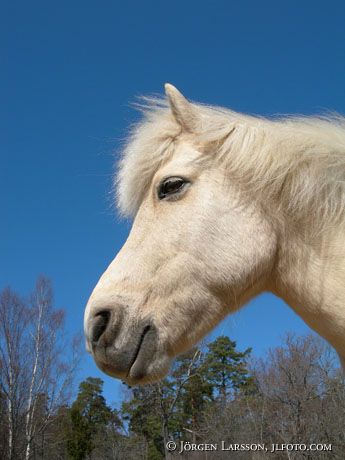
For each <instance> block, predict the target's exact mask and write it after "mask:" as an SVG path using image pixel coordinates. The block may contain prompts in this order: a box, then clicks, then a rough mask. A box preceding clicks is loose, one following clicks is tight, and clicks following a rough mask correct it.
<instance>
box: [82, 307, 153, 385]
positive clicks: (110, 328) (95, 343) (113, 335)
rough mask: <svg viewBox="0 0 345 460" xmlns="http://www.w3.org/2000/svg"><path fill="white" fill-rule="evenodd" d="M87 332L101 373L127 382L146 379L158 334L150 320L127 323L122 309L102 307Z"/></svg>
mask: <svg viewBox="0 0 345 460" xmlns="http://www.w3.org/2000/svg"><path fill="white" fill-rule="evenodd" d="M88 335H89V343H90V345H91V347H90V348H91V352H92V354H93V356H94V359H95V361H96V364H97V366H98V367H99V368H100V369H101V370H102V371H103V372H106V373H107V374H109V375H111V376H112V377H117V378H120V379H123V380H125V381H126V382H128V383H130V384H135V383H140V382H141V381H142V380H145V377H146V376H147V373H148V367H149V365H150V363H151V361H152V358H153V357H154V356H155V354H156V351H157V342H158V334H157V329H156V327H155V326H154V324H153V323H152V321H149V320H146V321H144V320H142V321H140V320H138V321H135V322H133V321H132V322H128V320H127V321H126V319H125V316H124V310H123V309H121V308H117V309H116V310H114V309H110V308H109V309H102V310H99V311H97V312H96V314H94V316H93V317H92V319H91V321H90V322H89V333H88Z"/></svg>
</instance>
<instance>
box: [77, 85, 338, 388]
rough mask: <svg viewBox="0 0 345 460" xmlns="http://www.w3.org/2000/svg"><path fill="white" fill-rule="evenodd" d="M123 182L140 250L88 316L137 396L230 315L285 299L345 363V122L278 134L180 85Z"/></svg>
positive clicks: (278, 126)
mask: <svg viewBox="0 0 345 460" xmlns="http://www.w3.org/2000/svg"><path fill="white" fill-rule="evenodd" d="M165 89H166V95H167V100H168V104H167V103H166V102H164V101H163V102H162V101H153V102H152V101H151V102H149V103H148V106H147V107H146V109H144V117H143V120H142V121H141V123H139V124H137V125H136V126H134V129H133V131H132V133H131V135H130V136H129V139H128V143H127V146H126V148H125V151H124V155H123V158H122V160H121V163H120V168H119V172H118V175H117V179H116V188H117V200H118V205H119V208H120V210H121V211H122V212H123V214H126V215H131V216H133V217H134V223H133V227H132V230H131V232H130V235H129V237H128V240H127V242H126V243H125V245H124V246H123V248H122V249H121V251H120V252H119V254H118V255H117V256H116V258H115V259H114V261H113V262H112V263H111V264H110V266H109V268H108V269H107V270H106V272H105V273H104V274H103V276H102V277H101V279H100V280H99V282H98V284H97V286H96V287H95V289H94V291H93V293H92V295H91V297H90V300H89V302H88V305H87V308H86V312H85V334H86V338H87V343H88V348H89V351H91V352H92V354H93V356H94V358H95V360H96V363H97V365H98V366H99V367H100V368H101V369H102V370H103V371H104V372H106V373H108V374H110V375H112V376H115V377H118V378H121V379H123V380H125V381H127V382H128V383H129V384H139V383H145V382H149V381H154V380H156V379H159V378H161V377H162V376H163V375H165V373H166V372H167V370H168V369H169V365H170V362H171V359H172V358H173V357H174V356H175V355H176V354H177V353H181V352H183V351H185V350H187V349H188V348H189V347H191V346H192V345H193V344H195V343H196V342H197V341H198V340H199V339H200V338H202V337H203V336H204V335H205V334H206V333H208V332H209V331H210V330H211V329H212V328H213V327H214V326H215V325H216V324H217V323H218V322H219V321H220V320H222V319H223V318H224V317H225V316H226V315H227V314H228V313H230V312H233V311H235V310H237V309H239V308H240V307H241V306H242V305H243V304H244V303H246V302H248V300H249V299H251V298H252V297H253V296H256V295H257V294H259V293H261V292H262V291H271V292H273V293H274V294H275V295H277V296H279V297H281V298H282V299H284V300H285V301H286V302H287V303H288V304H289V305H290V306H291V307H292V308H293V309H294V310H295V312H296V313H297V314H298V315H299V316H300V317H301V318H303V320H304V321H305V322H306V323H307V324H308V325H309V326H310V327H311V328H313V329H314V330H315V331H317V332H318V333H319V334H320V335H321V336H323V337H324V338H325V339H326V340H328V341H329V342H330V343H331V344H332V345H333V347H334V348H335V349H336V350H337V352H338V354H339V356H340V358H341V360H342V363H343V364H344V363H345V305H344V301H345V244H344V243H345V119H344V118H341V117H330V118H307V117H306V118H302V117H300V118H282V119H274V120H269V119H266V118H259V117H252V116H247V115H242V114H238V113H236V112H232V111H230V110H225V109H222V108H217V107H210V106H205V105H200V104H195V103H191V102H189V101H187V99H185V97H184V96H183V95H182V94H181V93H180V92H179V91H178V90H177V89H176V88H174V87H173V86H172V85H169V84H167V85H166V87H165Z"/></svg>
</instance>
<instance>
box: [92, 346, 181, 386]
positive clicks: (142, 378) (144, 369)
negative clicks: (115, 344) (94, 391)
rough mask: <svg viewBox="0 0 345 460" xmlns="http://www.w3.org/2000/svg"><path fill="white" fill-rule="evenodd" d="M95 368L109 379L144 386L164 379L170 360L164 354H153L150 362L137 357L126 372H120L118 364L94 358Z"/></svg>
mask: <svg viewBox="0 0 345 460" xmlns="http://www.w3.org/2000/svg"><path fill="white" fill-rule="evenodd" d="M94 358H95V362H96V364H97V366H98V367H99V368H100V369H101V371H103V372H104V373H106V374H107V375H109V376H110V377H113V378H116V379H120V380H122V381H123V382H125V383H127V385H130V386H134V385H145V384H148V383H155V382H157V381H159V380H161V379H162V378H163V377H165V376H166V375H167V373H168V371H169V369H170V365H171V361H172V359H171V358H170V357H169V356H168V355H166V354H165V353H163V354H159V355H158V353H155V355H154V356H152V358H151V359H150V360H143V359H141V358H140V357H138V358H137V359H136V360H135V361H134V363H133V364H132V365H131V367H130V368H129V369H128V370H125V371H124V370H122V369H121V367H120V366H119V365H118V363H112V362H111V360H109V359H107V360H106V361H104V360H101V359H97V357H95V356H94Z"/></svg>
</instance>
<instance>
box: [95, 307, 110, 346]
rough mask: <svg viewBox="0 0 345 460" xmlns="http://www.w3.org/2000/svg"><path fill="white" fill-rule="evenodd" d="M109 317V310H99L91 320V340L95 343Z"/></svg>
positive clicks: (105, 326)
mask: <svg viewBox="0 0 345 460" xmlns="http://www.w3.org/2000/svg"><path fill="white" fill-rule="evenodd" d="M109 319H110V311H109V310H102V311H99V312H98V313H97V314H96V315H95V317H94V320H93V325H92V331H91V341H92V343H94V344H96V343H97V342H98V340H99V339H100V338H101V336H102V334H103V332H104V331H105V330H106V328H107V326H108V323H109Z"/></svg>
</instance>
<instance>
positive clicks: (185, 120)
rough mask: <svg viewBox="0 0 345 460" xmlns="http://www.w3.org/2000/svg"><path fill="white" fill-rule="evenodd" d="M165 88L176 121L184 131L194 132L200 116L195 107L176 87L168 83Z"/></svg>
mask: <svg viewBox="0 0 345 460" xmlns="http://www.w3.org/2000/svg"><path fill="white" fill-rule="evenodd" d="M164 87H165V94H166V96H167V98H168V101H169V105H170V109H171V112H172V114H173V116H174V118H175V120H176V121H177V123H178V124H179V125H180V126H181V128H182V129H183V131H187V132H194V131H195V130H196V129H197V125H198V116H197V113H196V110H195V107H193V105H192V104H191V103H190V102H188V101H187V99H186V98H185V97H184V96H183V94H181V93H180V91H179V90H178V89H176V88H175V86H173V85H170V83H166V84H165V85H164Z"/></svg>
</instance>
